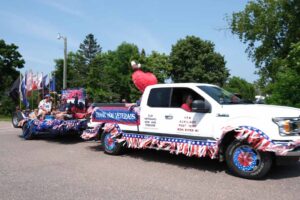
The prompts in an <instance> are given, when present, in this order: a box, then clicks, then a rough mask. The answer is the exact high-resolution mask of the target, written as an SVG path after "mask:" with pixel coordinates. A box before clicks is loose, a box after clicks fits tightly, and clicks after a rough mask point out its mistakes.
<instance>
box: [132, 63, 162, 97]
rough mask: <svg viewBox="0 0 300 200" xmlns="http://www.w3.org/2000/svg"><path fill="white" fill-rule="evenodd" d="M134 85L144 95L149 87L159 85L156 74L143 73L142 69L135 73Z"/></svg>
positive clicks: (133, 77)
mask: <svg viewBox="0 0 300 200" xmlns="http://www.w3.org/2000/svg"><path fill="white" fill-rule="evenodd" d="M131 78H132V81H133V83H134V85H135V86H136V87H137V88H138V89H139V91H141V92H142V93H143V92H144V90H145V89H146V87H147V86H149V85H155V84H157V78H156V76H155V75H154V74H152V73H150V72H146V73H145V72H143V71H142V70H140V69H137V70H135V72H134V73H133V74H132V76H131Z"/></svg>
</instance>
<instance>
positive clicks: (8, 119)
mask: <svg viewBox="0 0 300 200" xmlns="http://www.w3.org/2000/svg"><path fill="white" fill-rule="evenodd" d="M10 120H11V117H10V116H6V115H0V121H4V122H8V121H10Z"/></svg>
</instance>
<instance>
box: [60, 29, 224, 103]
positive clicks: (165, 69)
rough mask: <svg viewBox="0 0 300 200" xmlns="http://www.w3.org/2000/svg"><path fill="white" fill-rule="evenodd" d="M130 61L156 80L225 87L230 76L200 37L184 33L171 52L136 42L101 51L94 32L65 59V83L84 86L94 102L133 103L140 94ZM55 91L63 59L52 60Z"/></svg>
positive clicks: (124, 43)
mask: <svg viewBox="0 0 300 200" xmlns="http://www.w3.org/2000/svg"><path fill="white" fill-rule="evenodd" d="M132 60H135V61H137V62H138V63H141V65H142V70H143V71H145V72H152V73H154V74H155V75H156V77H157V79H158V81H159V83H164V82H165V81H168V80H169V81H173V82H205V83H212V84H217V85H220V86H224V85H225V84H226V81H227V80H228V77H229V70H228V69H227V67H226V62H225V59H224V56H222V55H221V54H220V53H217V52H215V49H214V44H213V43H212V42H210V41H206V40H202V39H200V38H199V37H195V36H187V37H185V38H184V39H180V40H178V41H177V43H176V44H174V45H173V46H172V50H171V53H170V55H167V54H164V53H159V52H156V51H152V52H151V53H150V54H147V53H146V52H145V50H144V49H141V50H140V49H139V48H138V46H136V45H135V44H130V43H126V42H123V43H122V44H120V45H119V46H118V47H117V48H116V50H110V51H107V52H102V48H101V46H100V44H98V42H97V39H96V38H95V37H94V35H93V34H88V35H87V36H86V38H85V39H84V41H83V42H82V43H81V44H80V46H79V49H78V50H77V51H76V52H69V53H68V59H67V69H68V70H67V75H68V76H67V77H68V79H67V85H68V87H69V88H73V87H84V88H86V89H87V92H88V94H89V96H90V97H91V98H92V99H93V100H94V101H96V102H120V101H121V100H122V99H126V100H127V101H130V102H133V101H136V100H137V99H139V97H140V96H141V93H140V92H139V91H138V90H137V89H136V87H135V86H134V85H133V82H132V80H131V74H132V73H133V70H132V68H131V65H130V62H131V61H132ZM55 69H56V70H55V73H54V74H55V77H56V80H57V81H56V83H57V88H58V90H59V89H61V86H62V74H63V73H62V72H63V60H62V59H57V60H55Z"/></svg>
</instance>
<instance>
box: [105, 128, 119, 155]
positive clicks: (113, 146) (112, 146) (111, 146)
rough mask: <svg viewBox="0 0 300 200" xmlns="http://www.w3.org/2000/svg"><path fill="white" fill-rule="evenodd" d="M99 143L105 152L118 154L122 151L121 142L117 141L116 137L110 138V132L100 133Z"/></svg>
mask: <svg viewBox="0 0 300 200" xmlns="http://www.w3.org/2000/svg"><path fill="white" fill-rule="evenodd" d="M101 143H102V146H103V149H104V151H105V153H107V154H110V155H119V154H121V152H122V144H120V143H117V141H116V138H112V137H111V134H110V133H102V134H101Z"/></svg>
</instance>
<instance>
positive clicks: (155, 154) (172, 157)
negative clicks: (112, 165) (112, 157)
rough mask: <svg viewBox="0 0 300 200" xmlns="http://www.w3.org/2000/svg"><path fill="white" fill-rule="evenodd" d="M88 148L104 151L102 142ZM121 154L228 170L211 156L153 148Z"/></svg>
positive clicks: (131, 150) (214, 171)
mask: <svg viewBox="0 0 300 200" xmlns="http://www.w3.org/2000/svg"><path fill="white" fill-rule="evenodd" d="M88 148H89V149H90V150H93V151H102V152H103V153H104V150H103V147H102V145H101V143H99V145H96V146H89V147H88ZM119 156H122V157H129V158H133V159H141V160H144V161H147V162H159V163H165V164H169V165H174V166H178V167H181V168H183V169H198V170H202V171H210V172H213V173H217V172H221V171H224V170H226V165H225V163H220V162H219V161H218V160H212V159H210V158H201V159H199V158H196V157H187V156H184V155H176V154H170V153H169V152H167V151H157V150H153V149H145V150H140V149H125V150H124V152H122V154H121V155H119Z"/></svg>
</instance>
